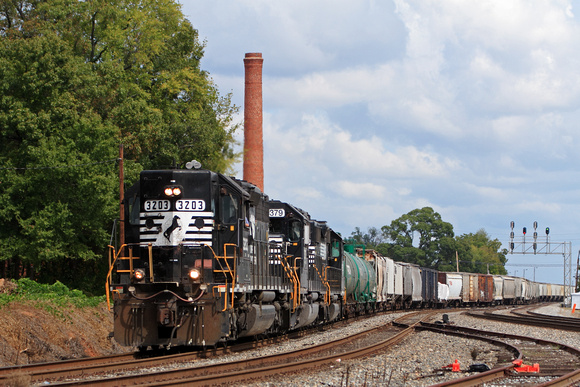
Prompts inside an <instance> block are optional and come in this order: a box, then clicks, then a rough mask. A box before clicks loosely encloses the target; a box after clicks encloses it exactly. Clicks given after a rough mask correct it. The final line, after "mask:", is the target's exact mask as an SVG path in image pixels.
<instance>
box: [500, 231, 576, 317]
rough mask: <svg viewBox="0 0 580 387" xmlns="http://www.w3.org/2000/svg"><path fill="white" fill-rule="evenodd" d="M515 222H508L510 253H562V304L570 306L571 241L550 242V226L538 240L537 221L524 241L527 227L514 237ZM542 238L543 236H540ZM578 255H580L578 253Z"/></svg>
mask: <svg viewBox="0 0 580 387" xmlns="http://www.w3.org/2000/svg"><path fill="white" fill-rule="evenodd" d="M514 226H515V223H514V222H513V221H512V222H510V227H511V230H512V231H511V232H510V244H509V253H510V254H546V255H548V254H550V255H562V257H563V258H564V305H565V306H570V305H571V303H572V299H571V289H572V242H550V227H546V237H545V241H540V242H538V232H537V228H538V222H534V233H533V235H532V237H531V238H530V237H528V240H527V241H526V234H527V228H526V227H524V228H523V229H522V233H523V236H522V237H517V238H516V237H515V235H514ZM541 239H544V238H541ZM579 257H580V255H579Z"/></svg>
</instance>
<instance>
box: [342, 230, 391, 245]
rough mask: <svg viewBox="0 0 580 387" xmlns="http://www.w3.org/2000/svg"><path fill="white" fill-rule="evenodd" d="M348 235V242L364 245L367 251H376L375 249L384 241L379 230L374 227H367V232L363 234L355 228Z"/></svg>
mask: <svg viewBox="0 0 580 387" xmlns="http://www.w3.org/2000/svg"><path fill="white" fill-rule="evenodd" d="M350 235H351V236H350V239H349V241H350V242H351V243H355V244H359V245H364V246H365V247H366V248H368V249H376V247H377V246H378V245H379V244H381V243H383V241H384V237H383V234H382V232H381V230H379V229H378V228H376V227H369V228H368V229H367V232H366V233H364V234H363V232H362V231H361V230H360V228H359V227H355V229H354V231H353V232H352V233H351V234H350Z"/></svg>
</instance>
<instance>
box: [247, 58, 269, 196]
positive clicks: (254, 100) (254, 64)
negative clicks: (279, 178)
mask: <svg viewBox="0 0 580 387" xmlns="http://www.w3.org/2000/svg"><path fill="white" fill-rule="evenodd" d="M263 62H264V59H262V54H261V53H247V54H246V57H245V58H244V68H245V70H246V88H245V93H244V180H246V181H248V182H250V183H252V184H254V185H256V186H257V187H258V188H260V190H261V191H262V192H264V146H263V141H262V63H263Z"/></svg>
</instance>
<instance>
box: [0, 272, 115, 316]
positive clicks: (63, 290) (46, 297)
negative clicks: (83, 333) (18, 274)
mask: <svg viewBox="0 0 580 387" xmlns="http://www.w3.org/2000/svg"><path fill="white" fill-rule="evenodd" d="M14 283H15V284H16V288H15V289H12V290H11V291H8V292H1V293H0V308H2V307H3V306H5V305H8V304H9V303H11V302H13V301H33V302H34V304H36V305H38V306H40V307H42V308H43V309H48V310H49V311H50V309H51V308H53V307H67V306H75V307H77V308H84V307H96V306H98V305H99V304H100V303H101V302H103V301H105V296H97V297H88V296H87V295H85V294H84V293H83V292H81V291H80V290H76V289H72V290H71V289H69V288H68V287H66V286H65V285H64V284H62V283H61V282H58V281H57V282H55V283H54V284H53V285H48V284H40V283H38V282H35V281H32V280H30V279H28V278H21V279H19V280H17V281H15V282H14Z"/></svg>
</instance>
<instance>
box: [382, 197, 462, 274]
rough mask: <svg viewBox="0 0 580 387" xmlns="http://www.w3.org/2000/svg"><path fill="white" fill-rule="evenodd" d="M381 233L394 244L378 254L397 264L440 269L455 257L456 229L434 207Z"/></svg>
mask: <svg viewBox="0 0 580 387" xmlns="http://www.w3.org/2000/svg"><path fill="white" fill-rule="evenodd" d="M381 229H382V231H383V234H384V236H385V237H386V238H388V240H390V242H389V243H387V244H382V245H379V246H378V248H377V250H378V251H379V252H381V253H382V254H384V255H388V256H390V257H391V258H393V259H395V260H397V261H404V262H410V263H415V264H418V265H420V266H423V267H431V268H437V267H438V266H439V264H440V263H441V262H444V261H445V262H446V261H448V260H449V257H451V256H452V255H454V251H455V240H454V238H453V237H454V234H453V226H452V225H451V224H450V223H447V222H444V221H443V220H442V219H441V215H439V214H438V213H437V212H435V211H433V209H432V208H430V207H423V208H421V209H415V210H413V211H410V212H409V213H407V214H405V215H403V216H401V217H399V218H398V219H395V220H393V221H392V222H391V224H390V225H388V226H383V227H382V228H381Z"/></svg>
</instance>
